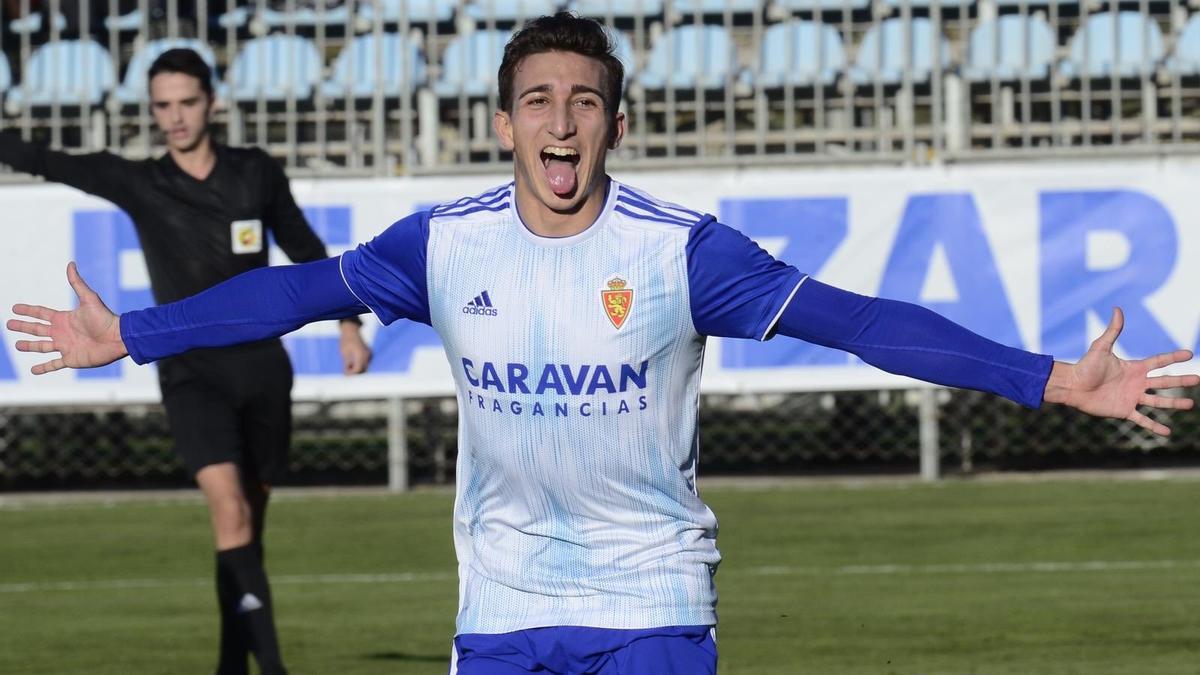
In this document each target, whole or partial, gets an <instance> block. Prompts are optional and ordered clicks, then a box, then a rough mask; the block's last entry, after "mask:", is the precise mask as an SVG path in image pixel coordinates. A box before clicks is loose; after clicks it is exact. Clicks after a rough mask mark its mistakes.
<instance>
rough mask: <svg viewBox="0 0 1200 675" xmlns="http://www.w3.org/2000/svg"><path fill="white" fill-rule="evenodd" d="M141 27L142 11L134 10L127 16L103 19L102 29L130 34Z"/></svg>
mask: <svg viewBox="0 0 1200 675" xmlns="http://www.w3.org/2000/svg"><path fill="white" fill-rule="evenodd" d="M141 27H142V10H140V9H135V10H133V11H132V12H130V13H128V14H121V15H119V16H112V15H110V16H106V17H104V28H105V29H107V30H110V31H117V32H123V33H132V32H134V31H137V30H140V29H141Z"/></svg>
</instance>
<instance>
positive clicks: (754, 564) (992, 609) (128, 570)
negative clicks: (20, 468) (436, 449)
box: [0, 479, 1200, 675]
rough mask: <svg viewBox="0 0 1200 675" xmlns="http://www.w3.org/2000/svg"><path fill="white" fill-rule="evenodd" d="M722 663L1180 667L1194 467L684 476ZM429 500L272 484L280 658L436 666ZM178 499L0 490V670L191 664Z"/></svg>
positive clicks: (188, 565)
mask: <svg viewBox="0 0 1200 675" xmlns="http://www.w3.org/2000/svg"><path fill="white" fill-rule="evenodd" d="M701 487H702V490H703V493H704V495H705V498H706V499H707V501H708V502H709V503H710V504H711V506H712V507H713V509H714V511H716V513H717V516H718V517H719V519H720V521H721V536H720V540H719V541H720V544H721V549H722V551H723V553H724V555H725V561H724V562H723V563H722V565H721V568H720V571H719V573H718V574H717V585H718V589H719V591H720V598H721V599H720V604H719V611H720V615H721V624H720V627H719V629H718V634H717V642H718V645H719V648H720V652H721V665H720V672H721V673H722V675H734V674H738V675H742V674H745V675H750V674H754V675H776V674H778V675H783V674H788V675H792V674H807V673H812V674H819V675H830V674H843V673H845V674H851V673H853V674H859V673H868V674H870V673H879V674H882V675H886V674H893V673H895V674H912V675H936V674H947V675H951V674H953V675H966V674H978V675H984V674H1001V673H1004V674H1011V675H1018V674H1019V675H1030V674H1034V673H1049V674H1055V675H1057V674H1069V673H1079V674H1084V673H1087V674H1089V675H1095V674H1097V673H1108V674H1116V673H1128V674H1130V675H1145V674H1150V673H1153V674H1156V675H1167V674H1173V673H1179V674H1188V675H1200V481H1196V480H1160V481H1131V480H1108V479H1097V480H1078V481H1045V482H1042V481H1038V482H1015V481H987V482H959V481H951V482H947V483H943V484H939V485H921V484H916V483H886V484H869V483H864V484H859V485H857V486H852V485H834V484H813V483H804V484H797V485H789V486H778V485H777V486H768V485H755V484H753V483H749V484H746V485H743V486H740V487H739V486H730V485H721V486H718V485H717V484H716V483H713V484H709V485H708V486H707V487H705V485H704V484H703V483H702V485H701ZM451 503H452V496H451V495H450V494H449V493H448V492H444V491H436V492H433V491H423V492H416V493H412V494H407V495H397V496H391V495H383V494H362V493H352V494H345V495H340V496H305V495H299V494H292V495H288V494H284V495H281V496H280V498H279V499H278V500H277V501H276V503H274V504H273V505H272V512H271V524H270V527H269V532H268V554H267V563H268V567H269V569H270V573H271V576H272V580H273V583H274V593H275V599H276V607H277V617H278V621H279V628H280V634H281V639H282V646H283V650H284V654H285V656H286V658H287V660H288V663H289V665H290V667H291V669H292V671H293V672H295V673H298V674H301V675H303V674H312V673H319V674H326V673H328V674H338V675H342V674H360V673H361V674H367V673H391V674H417V673H421V674H424V673H436V674H440V673H445V671H446V663H447V656H448V654H449V650H450V638H451V635H452V633H453V615H454V608H455V603H456V594H457V584H456V582H455V576H454V575H455V569H454V563H453V551H452V548H451V539H450V509H451ZM211 577H212V556H211V551H210V544H209V535H208V523H207V517H206V515H205V513H204V511H203V507H202V506H201V505H200V504H199V503H198V502H196V501H182V502H181V501H177V500H171V501H159V502H147V501H133V502H117V503H108V504H105V503H97V502H91V503H84V504H75V503H72V504H59V505H44V504H37V503H34V504H28V503H23V502H21V501H20V500H17V501H4V500H0V673H20V674H22V675H34V674H45V675H63V674H66V673H87V674H89V675H99V674H104V673H113V674H117V673H120V674H122V675H127V674H130V673H134V674H137V673H204V672H211V669H212V666H213V664H214V660H213V656H214V654H215V639H216V638H215V631H216V620H215V611H214V610H213V606H214V603H215V598H214V595H215V594H214V591H213V588H212V583H211Z"/></svg>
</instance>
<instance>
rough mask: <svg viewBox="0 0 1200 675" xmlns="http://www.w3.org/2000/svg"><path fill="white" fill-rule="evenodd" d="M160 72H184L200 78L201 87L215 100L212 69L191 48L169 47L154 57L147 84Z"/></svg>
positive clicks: (209, 97) (209, 98)
mask: <svg viewBox="0 0 1200 675" xmlns="http://www.w3.org/2000/svg"><path fill="white" fill-rule="evenodd" d="M159 73H183V74H184V75H191V76H192V77H194V78H196V79H197V80H200V88H201V89H203V90H204V93H206V94H208V100H210V101H211V100H213V85H212V69H211V68H209V67H208V64H207V63H205V62H204V59H203V58H202V57H201V56H200V55H199V54H197V53H196V52H195V51H193V50H191V49H181V48H176V49H168V50H167V51H165V52H163V53H162V54H160V55H159V57H158V58H157V59H154V63H152V64H150V73H149V74H148V75H147V76H146V86H150V80H153V79H154V76H155V75H158V74H159Z"/></svg>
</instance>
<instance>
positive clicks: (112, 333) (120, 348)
mask: <svg viewBox="0 0 1200 675" xmlns="http://www.w3.org/2000/svg"><path fill="white" fill-rule="evenodd" d="M122 316H123V315H122V314H118V315H116V316H115V317H114V318H113V321H112V324H110V328H109V337H108V342H109V343H110V344H111V345H112V349H113V351H114V352H116V353H117V358H118V359H123V358H125V357H126V356H129V348H128V347H126V346H125V338H123V337H122V336H121V317H122Z"/></svg>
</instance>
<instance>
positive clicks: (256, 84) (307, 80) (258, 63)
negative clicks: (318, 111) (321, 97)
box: [227, 34, 322, 101]
mask: <svg viewBox="0 0 1200 675" xmlns="http://www.w3.org/2000/svg"><path fill="white" fill-rule="evenodd" d="M321 65H322V64H321V55H320V54H318V53H317V48H316V47H315V46H314V45H313V43H312V42H311V41H310V40H308V39H306V38H303V37H299V36H296V35H279V34H276V35H268V36H266V37H261V38H255V39H253V40H249V41H247V42H246V43H245V44H244V45H242V50H241V51H240V52H238V54H237V56H236V57H234V60H233V65H232V66H230V68H229V73H230V74H231V75H227V78H228V80H229V83H228V87H229V95H230V99H231V100H233V101H254V100H256V99H258V98H260V97H261V98H264V99H266V100H268V101H284V100H287V99H288V98H289V96H292V97H295V98H297V99H304V98H308V97H309V95H311V94H312V89H313V86H314V85H316V84H317V83H318V82H320V80H321Z"/></svg>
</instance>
